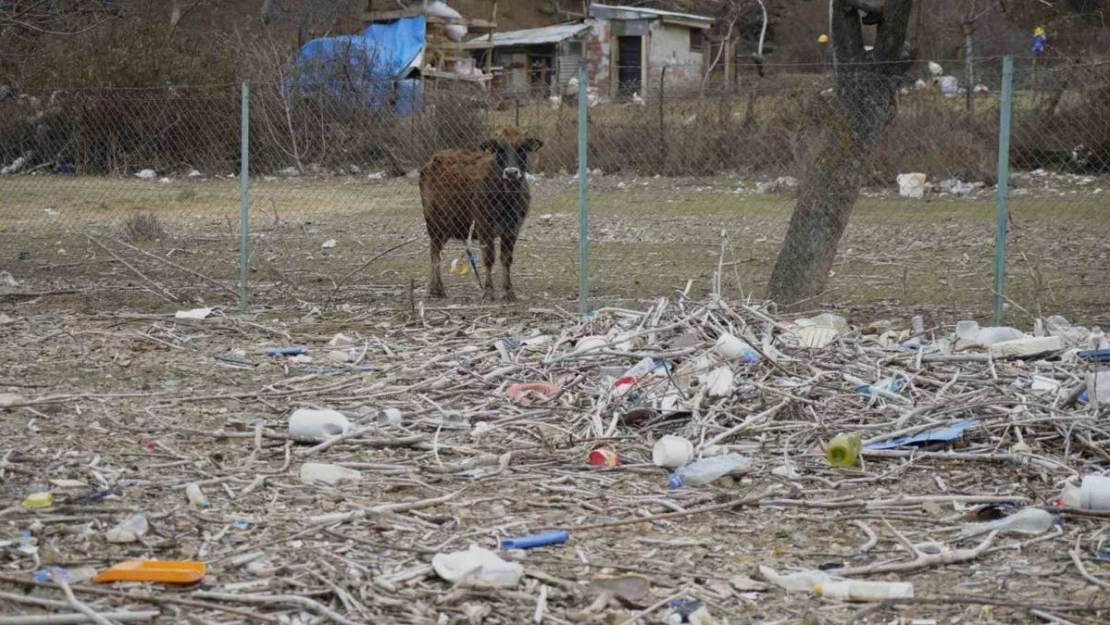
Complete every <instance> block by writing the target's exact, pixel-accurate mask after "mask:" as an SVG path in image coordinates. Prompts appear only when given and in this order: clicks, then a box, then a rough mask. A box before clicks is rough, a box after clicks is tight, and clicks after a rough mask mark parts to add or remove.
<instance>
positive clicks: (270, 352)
mask: <svg viewBox="0 0 1110 625" xmlns="http://www.w3.org/2000/svg"><path fill="white" fill-rule="evenodd" d="M307 351H308V348H307V347H305V346H303V345H301V346H298V347H267V348H266V355H267V356H300V355H301V354H303V353H305V352H307Z"/></svg>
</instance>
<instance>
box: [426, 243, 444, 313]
mask: <svg viewBox="0 0 1110 625" xmlns="http://www.w3.org/2000/svg"><path fill="white" fill-rule="evenodd" d="M428 234H429V235H430V239H431V242H432V245H431V250H432V272H431V279H430V280H429V282H428V296H429V297H447V292H446V291H444V290H443V277H442V276H440V273H439V270H440V260H441V257H442V255H443V245H444V244H445V243H447V239H445V238H444V237H443V236H441V235H440V233H438V232H429V233H428Z"/></svg>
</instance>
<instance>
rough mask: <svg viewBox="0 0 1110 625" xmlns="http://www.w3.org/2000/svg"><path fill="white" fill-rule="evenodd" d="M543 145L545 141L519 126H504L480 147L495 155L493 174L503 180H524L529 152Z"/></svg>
mask: <svg viewBox="0 0 1110 625" xmlns="http://www.w3.org/2000/svg"><path fill="white" fill-rule="evenodd" d="M541 147H543V141H541V140H539V139H537V138H535V137H532V136H529V134H528V131H526V130H521V129H519V128H502V129H501V130H499V131H498V132H497V135H496V136H495V137H494V138H493V139H487V140H486V141H483V142H482V145H481V146H480V149H481V150H482V151H484V152H489V153H490V154H492V155H493V175H494V177H495V178H500V179H503V180H523V179H524V176H525V174H527V173H528V153H529V152H535V151H536V150H538V149H540V148H541Z"/></svg>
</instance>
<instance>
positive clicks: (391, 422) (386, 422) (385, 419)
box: [377, 408, 404, 428]
mask: <svg viewBox="0 0 1110 625" xmlns="http://www.w3.org/2000/svg"><path fill="white" fill-rule="evenodd" d="M403 420H404V417H403V416H402V415H401V411H400V410H397V409H396V408H386V409H384V410H382V411H381V412H379V413H378V418H377V422H378V426H379V427H383V428H384V427H395V426H398V425H401V422H402V421H403Z"/></svg>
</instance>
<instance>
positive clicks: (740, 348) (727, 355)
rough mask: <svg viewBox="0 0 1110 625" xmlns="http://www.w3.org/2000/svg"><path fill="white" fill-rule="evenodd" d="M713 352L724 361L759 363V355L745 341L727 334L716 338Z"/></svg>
mask: <svg viewBox="0 0 1110 625" xmlns="http://www.w3.org/2000/svg"><path fill="white" fill-rule="evenodd" d="M713 351H714V352H716V353H717V355H718V356H720V357H721V358H724V359H725V360H739V361H741V362H746V363H748V364H755V363H757V362H759V353H758V352H756V351H755V350H754V349H752V346H751V345H749V344H748V342H747V341H745V340H744V339H742V338H739V337H737V336H733V335H732V334H728V333H725V334H722V335H721V336H719V337H717V342H716V343H715V344H714V345H713Z"/></svg>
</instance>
